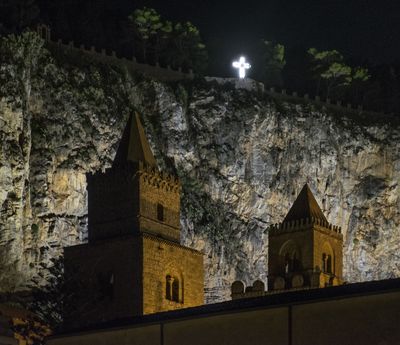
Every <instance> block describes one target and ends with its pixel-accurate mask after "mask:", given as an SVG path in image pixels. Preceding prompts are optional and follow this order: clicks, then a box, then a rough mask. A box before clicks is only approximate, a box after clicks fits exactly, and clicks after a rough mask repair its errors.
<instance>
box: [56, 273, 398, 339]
mask: <svg viewBox="0 0 400 345" xmlns="http://www.w3.org/2000/svg"><path fill="white" fill-rule="evenodd" d="M393 291H400V278H396V279H386V280H377V281H369V282H362V283H353V284H345V285H340V286H333V287H327V288H324V289H320V288H316V289H307V290H300V291H288V292H282V293H276V294H270V295H266V296H262V297H254V298H243V299H237V300H232V301H227V302H221V303H215V304H208V305H203V306H199V307H192V308H186V309H180V310H174V311H168V312H162V313H156V314H149V315H144V316H138V317H131V318H122V319H117V320H113V321H109V322H104V323H100V324H96V325H91V326H86V327H82V328H79V329H70V330H66V331H62V332H59V333H58V334H57V335H55V336H54V337H55V338H57V337H63V336H69V335H72V334H78V333H84V332H95V331H99V330H102V331H106V330H111V329H113V328H126V327H134V326H136V325H141V324H152V323H160V322H168V321H169V320H177V319H185V318H188V317H205V316H208V315H210V314H223V313H229V312H239V311H247V310H251V309H258V308H275V307H283V306H290V305H295V304H304V303H311V302H313V301H318V300H335V299H336V300H337V299H344V298H352V297H356V296H365V295H375V294H381V293H389V292H393Z"/></svg>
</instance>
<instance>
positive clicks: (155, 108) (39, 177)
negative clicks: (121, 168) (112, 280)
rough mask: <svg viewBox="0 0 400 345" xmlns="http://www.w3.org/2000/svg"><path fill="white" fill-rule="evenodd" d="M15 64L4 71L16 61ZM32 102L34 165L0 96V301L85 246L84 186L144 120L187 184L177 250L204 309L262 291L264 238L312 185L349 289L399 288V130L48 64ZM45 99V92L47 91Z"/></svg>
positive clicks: (217, 85) (260, 97) (211, 83)
mask: <svg viewBox="0 0 400 345" xmlns="http://www.w3.org/2000/svg"><path fill="white" fill-rule="evenodd" d="M10 64H12V61H10ZM51 71H53V72H52V73H53V74H52V77H51V78H50V77H46V78H43V79H42V80H39V81H37V82H36V83H35V85H36V86H35V87H34V88H33V89H32V100H31V111H32V120H31V126H32V136H31V153H30V157H29V164H28V165H25V164H24V162H25V160H26V156H25V153H24V152H25V150H24V145H27V144H26V143H25V142H24V132H23V119H24V116H26V114H24V112H23V110H22V108H21V104H20V101H19V99H20V96H21V95H16V94H15V91H11V90H10V92H9V93H8V94H7V92H6V91H7V90H6V91H4V89H3V90H2V92H1V94H0V124H1V126H0V138H1V146H0V185H1V188H0V208H1V209H0V248H1V256H2V259H1V261H0V264H1V265H2V266H3V267H4V269H2V270H1V273H0V283H1V284H0V289H2V290H13V289H23V288H25V287H26V286H29V285H30V284H32V283H31V279H32V278H35V279H36V283H37V284H43V283H45V281H44V280H40V279H39V276H38V272H39V271H41V270H42V269H43V268H42V266H46V265H48V264H50V259H51V258H53V257H56V256H58V255H60V253H61V252H62V246H66V245H73V244H78V243H81V242H84V241H85V240H86V238H87V192H86V176H85V174H86V173H89V172H93V171H95V170H99V169H101V170H104V169H105V168H107V167H109V166H110V164H111V162H112V160H113V158H114V155H115V152H116V148H117V145H118V140H119V139H120V137H121V134H122V129H123V127H124V125H125V123H126V121H127V118H128V116H129V114H130V113H131V112H132V111H133V110H134V109H136V110H138V111H139V113H141V115H142V117H143V122H144V125H145V129H146V133H147V136H148V138H149V142H150V143H151V146H152V149H153V152H154V155H155V156H156V159H157V161H158V163H159V165H160V166H161V167H162V168H163V169H167V170H170V171H175V172H176V173H178V174H179V176H180V177H181V180H182V183H183V195H182V217H181V224H182V241H183V242H184V243H185V245H189V246H192V247H194V248H196V249H199V250H203V251H204V253H205V257H204V258H205V265H206V273H207V276H206V298H207V302H215V301H221V300H225V299H229V297H230V285H231V283H232V282H233V281H235V280H242V281H244V282H245V283H246V285H251V284H252V282H253V281H254V280H256V279H260V280H262V281H264V282H266V279H267V272H266V269H267V262H266V260H267V250H268V243H267V234H266V230H267V228H268V226H269V225H270V224H272V223H276V222H279V221H281V220H282V219H283V218H284V216H285V215H286V212H287V211H288V209H289V207H290V205H291V204H292V202H293V201H294V199H295V197H296V195H297V194H298V192H299V191H300V188H301V187H302V186H303V184H304V183H305V182H307V181H308V183H309V185H310V186H311V188H312V190H313V192H314V194H315V196H316V198H317V200H318V202H319V204H320V205H321V207H322V209H323V211H324V213H325V215H326V217H327V218H328V220H329V221H330V222H331V223H333V224H335V225H339V226H341V227H342V228H343V232H344V243H345V248H344V268H345V272H344V274H345V279H346V280H348V281H360V280H369V279H381V278H387V277H394V276H400V256H399V249H400V247H399V246H400V244H399V243H400V186H399V182H400V140H399V139H400V129H399V127H398V126H396V125H389V124H379V123H378V122H377V123H375V122H374V121H371V122H370V124H368V125H365V124H359V123H357V121H355V120H352V119H351V117H350V116H347V115H348V114H347V113H346V110H343V111H342V112H341V113H340V115H338V114H334V113H332V112H330V111H328V110H327V109H325V108H317V107H316V106H313V105H312V104H311V103H310V104H305V105H300V104H295V103H293V102H292V103H290V102H287V101H284V100H282V99H274V98H271V97H270V96H268V95H267V94H266V93H265V92H264V91H263V90H262V88H261V87H258V86H257V85H258V84H256V83H254V84H252V86H251V87H247V86H246V87H245V88H241V87H238V85H236V84H235V85H232V82H231V81H230V80H228V81H226V82H224V80H221V79H218V80H217V81H216V80H214V79H213V78H211V79H209V80H208V81H206V80H194V81H190V82H185V83H173V84H165V83H164V84H163V83H160V82H157V81H154V80H150V79H146V78H143V77H141V78H138V77H136V76H131V75H129V74H128V73H127V72H126V71H124V70H119V69H117V68H115V67H110V66H105V65H96V64H90V65H87V66H86V65H85V64H81V65H78V64H77V65H74V64H73V62H66V61H65V60H60V61H57V62H56V63H54V64H53V65H52V69H51ZM48 90H51V92H48Z"/></svg>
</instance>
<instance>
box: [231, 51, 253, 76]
mask: <svg viewBox="0 0 400 345" xmlns="http://www.w3.org/2000/svg"><path fill="white" fill-rule="evenodd" d="M232 66H233V67H235V68H238V69H239V78H240V79H243V78H244V77H245V76H246V69H249V68H250V67H251V66H250V64H249V63H248V62H246V59H245V58H244V56H241V57H240V59H239V61H234V62H233V63H232Z"/></svg>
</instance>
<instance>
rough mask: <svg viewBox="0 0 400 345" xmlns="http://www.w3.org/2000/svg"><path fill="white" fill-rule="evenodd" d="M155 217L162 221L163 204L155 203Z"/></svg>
mask: <svg viewBox="0 0 400 345" xmlns="http://www.w3.org/2000/svg"><path fill="white" fill-rule="evenodd" d="M157 219H158V220H159V221H160V222H163V221H164V206H163V205H161V204H157Z"/></svg>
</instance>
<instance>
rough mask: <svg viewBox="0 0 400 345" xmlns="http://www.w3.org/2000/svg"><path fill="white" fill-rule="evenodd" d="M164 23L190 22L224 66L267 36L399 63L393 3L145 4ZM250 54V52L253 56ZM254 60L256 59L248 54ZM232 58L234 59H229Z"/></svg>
mask: <svg viewBox="0 0 400 345" xmlns="http://www.w3.org/2000/svg"><path fill="white" fill-rule="evenodd" d="M139 2H140V3H142V4H144V5H147V6H149V7H154V8H156V9H157V10H158V11H159V12H160V13H161V14H162V15H163V17H164V18H165V19H170V20H185V19H186V20H190V21H192V22H193V23H194V24H195V25H196V26H198V27H199V29H200V31H201V33H202V36H203V38H204V40H205V41H206V42H207V44H208V45H209V46H210V47H211V48H213V49H216V48H217V49H220V50H221V51H220V54H221V55H220V56H221V59H222V60H226V61H224V62H225V63H229V61H230V60H231V58H232V57H234V56H237V55H238V54H241V53H244V54H246V53H247V55H251V51H252V49H253V48H252V47H254V45H255V42H257V40H259V39H262V38H265V39H268V40H274V41H276V42H280V43H283V44H284V45H285V46H287V47H296V46H300V47H304V48H309V47H316V48H319V49H338V50H339V51H341V52H342V53H344V54H345V55H346V56H347V57H350V58H354V59H356V60H358V61H363V60H369V61H370V62H372V63H391V62H393V61H395V60H400V3H399V4H397V2H398V1H393V0H386V1H385V0H381V1H377V0H374V1H372V0H335V1H332V0H330V1H329V0H325V1H321V0H319V1H317V0H307V1H301V0H297V1H295V0H264V1H261V0H258V1H256V0H247V1H241V2H239V1H236V2H232V1H227V0H203V1H190V0H147V1H146V0H143V1H139ZM249 52H250V53H249ZM249 58H250V59H251V56H249ZM228 60H229V61H228Z"/></svg>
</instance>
